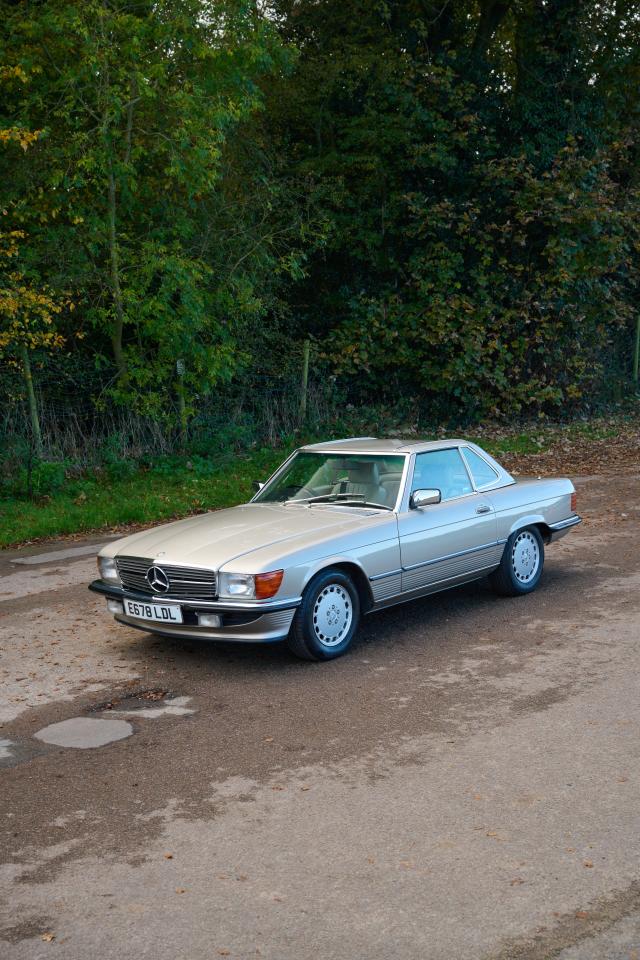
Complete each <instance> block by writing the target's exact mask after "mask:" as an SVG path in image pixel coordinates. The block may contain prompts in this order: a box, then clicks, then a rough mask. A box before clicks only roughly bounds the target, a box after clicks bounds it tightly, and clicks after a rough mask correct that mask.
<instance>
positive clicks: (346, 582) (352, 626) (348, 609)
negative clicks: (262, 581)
mask: <svg viewBox="0 0 640 960" xmlns="http://www.w3.org/2000/svg"><path fill="white" fill-rule="evenodd" d="M359 621H360V598H359V596H358V591H357V590H356V588H355V586H354V584H353V581H352V580H351V578H350V577H349V576H348V575H347V574H346V573H343V572H342V570H323V571H322V573H319V574H318V575H317V576H316V577H314V578H313V580H312V581H311V582H310V583H309V585H308V586H307V588H306V590H305V591H304V594H303V596H302V603H301V604H300V606H299V607H298V609H297V610H296V614H295V617H294V618H293V623H292V624H291V630H290V632H289V637H288V639H287V643H288V646H289V649H290V650H291V652H292V653H294V654H295V655H296V656H297V657H301V658H302V659H304V660H333V659H334V657H340V656H342V654H343V653H346V651H347V650H348V649H349V647H350V646H351V641H352V640H353V637H354V634H355V632H356V630H357V628H358V623H359Z"/></svg>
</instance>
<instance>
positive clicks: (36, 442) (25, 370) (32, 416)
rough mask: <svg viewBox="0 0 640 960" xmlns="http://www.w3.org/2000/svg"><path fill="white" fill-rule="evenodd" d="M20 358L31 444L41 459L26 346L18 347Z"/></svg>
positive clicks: (37, 420)
mask: <svg viewBox="0 0 640 960" xmlns="http://www.w3.org/2000/svg"><path fill="white" fill-rule="evenodd" d="M20 353H21V357H22V372H23V373H24V382H25V385H26V387H27V403H28V405H29V417H30V419H31V433H32V435H33V444H34V447H35V451H36V456H38V457H42V432H41V430H40V418H39V416H38V404H37V403H36V394H35V390H34V389H33V377H32V376H31V360H30V359H29V350H28V348H27V346H26V344H24V343H23V344H21V345H20Z"/></svg>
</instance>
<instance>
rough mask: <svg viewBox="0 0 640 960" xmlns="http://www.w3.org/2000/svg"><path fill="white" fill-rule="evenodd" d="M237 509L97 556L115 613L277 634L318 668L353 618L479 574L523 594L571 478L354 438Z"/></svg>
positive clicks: (312, 449) (570, 495)
mask: <svg viewBox="0 0 640 960" xmlns="http://www.w3.org/2000/svg"><path fill="white" fill-rule="evenodd" d="M256 487H257V488H258V489H257V492H256V494H255V496H254V497H253V499H252V500H251V501H250V502H249V503H246V504H241V505H239V506H237V507H231V508H229V509H226V510H219V511H216V512H214V513H207V514H204V515H201V516H195V517H189V518H188V519H186V520H179V521H177V522H175V523H168V524H164V525H163V526H160V527H155V528H153V529H151V530H145V531H142V532H141V533H134V534H132V535H131V536H128V537H124V538H123V539H122V540H118V541H116V542H114V543H110V544H109V545H108V546H106V547H104V548H103V549H102V550H101V551H100V554H99V556H98V568H99V571H100V579H99V580H95V581H94V582H93V583H92V584H91V585H90V589H91V590H94V591H96V592H97V593H101V594H104V595H105V596H106V597H107V607H108V609H109V611H110V612H111V613H112V614H113V615H114V616H115V619H116V620H117V621H118V622H120V623H124V624H127V625H128V626H131V627H137V628H139V629H141V630H147V631H150V632H153V633H161V634H165V635H168V636H172V637H188V638H203V639H206V640H235V641H250V642H254V641H259V642H264V641H276V640H284V639H286V640H287V643H288V644H289V647H290V648H291V650H292V651H293V653H294V654H296V655H297V656H299V657H303V658H305V659H309V660H329V659H331V658H333V657H337V656H340V654H343V653H345V651H346V650H347V649H348V648H349V646H350V645H351V642H352V640H353V637H354V634H355V632H356V629H357V627H358V623H359V620H360V617H361V616H362V615H363V614H366V613H371V612H373V611H375V610H380V609H381V608H382V607H388V606H390V605H392V604H395V603H402V602H404V601H405V600H412V599H414V598H415V597H422V596H424V595H425V594H429V593H435V592H437V591H439V590H448V589H449V588H450V587H455V586H457V585H458V584H461V583H465V582H467V581H469V580H476V579H478V578H480V577H484V576H487V575H488V576H489V580H490V582H491V584H492V586H493V587H494V588H495V590H496V591H497V592H498V593H500V594H504V595H507V596H516V595H518V594H526V593H530V592H531V591H532V590H534V589H535V588H536V587H537V585H538V583H539V581H540V577H541V576H542V567H543V563H544V549H545V545H546V544H549V543H551V542H552V541H554V540H557V539H558V538H559V537H563V536H564V535H565V534H566V533H568V532H569V530H571V528H572V527H574V526H576V524H578V523H580V517H579V516H578V515H577V514H576V493H575V490H574V487H573V484H572V483H571V481H570V480H561V479H552V480H542V479H537V480H536V479H526V480H525V479H523V480H521V479H518V480H515V479H514V478H513V477H512V476H510V475H509V474H508V473H507V472H506V470H504V469H503V468H502V467H501V466H500V464H499V463H497V462H496V461H495V460H494V459H493V458H492V457H490V456H489V455H488V454H487V453H485V452H484V450H482V449H481V448H480V447H478V446H476V445H475V444H473V443H469V442H467V441H465V440H439V441H435V442H433V441H432V442H411V443H406V442H404V441H402V440H376V439H374V438H369V437H361V438H355V439H350V440H333V441H330V442H327V443H316V444H310V445H308V446H304V447H301V448H300V449H299V450H296V451H295V452H294V453H293V454H292V455H291V456H290V457H289V458H288V459H287V460H286V461H285V462H284V463H283V464H282V466H281V467H279V468H278V470H276V472H275V473H274V474H273V476H272V477H271V478H270V479H269V480H267V482H266V483H264V484H262V483H257V484H256Z"/></svg>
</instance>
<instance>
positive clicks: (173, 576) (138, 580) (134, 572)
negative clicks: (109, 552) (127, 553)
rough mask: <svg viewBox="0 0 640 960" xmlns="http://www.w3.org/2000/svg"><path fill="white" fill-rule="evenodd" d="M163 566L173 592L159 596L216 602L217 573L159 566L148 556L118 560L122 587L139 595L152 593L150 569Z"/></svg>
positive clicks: (120, 558) (162, 566)
mask: <svg viewBox="0 0 640 960" xmlns="http://www.w3.org/2000/svg"><path fill="white" fill-rule="evenodd" d="M154 565H155V566H156V567H159V568H160V569H161V570H162V571H164V573H165V574H166V575H167V577H168V579H169V589H168V590H167V591H166V593H164V594H160V593H158V592H156V595H157V596H167V597H175V598H176V599H180V600H182V599H184V600H215V598H216V593H217V581H216V574H215V570H202V569H201V568H200V567H177V566H175V565H173V564H169V563H155V564H154V561H153V560H148V559H145V558H144V557H116V566H117V568H118V574H119V575H120V579H121V580H122V586H123V587H125V588H126V589H128V590H136V591H137V592H138V593H148V594H152V593H153V592H154V591H153V590H152V589H151V587H150V586H149V584H148V582H147V576H146V574H147V570H148V569H149V567H151V566H154Z"/></svg>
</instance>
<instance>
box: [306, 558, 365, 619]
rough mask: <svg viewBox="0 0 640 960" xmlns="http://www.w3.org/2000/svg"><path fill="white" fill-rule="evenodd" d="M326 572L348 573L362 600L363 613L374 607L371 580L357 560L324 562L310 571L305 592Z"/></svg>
mask: <svg viewBox="0 0 640 960" xmlns="http://www.w3.org/2000/svg"><path fill="white" fill-rule="evenodd" d="M326 570H341V571H342V573H346V574H347V575H348V576H349V577H350V578H351V580H353V583H354V586H355V588H356V590H357V591H358V597H359V599H360V609H361V611H362V613H366V612H367V611H368V610H370V609H371V608H372V606H373V591H372V589H371V584H370V583H369V578H368V576H367V575H366V573H365V572H364V570H363V569H362V567H361V566H360V564H358V563H356V562H355V560H349V559H346V558H340V557H334V558H332V559H326V560H323V561H322V562H321V563H319V564H318V565H317V566H315V567H314V568H313V570H310V571H309V575H308V576H307V578H306V580H305V583H304V587H303V590H306V589H307V587H308V586H309V584H310V583H311V581H312V580H313V578H314V577H317V576H318V574H319V573H324V572H325V571H326Z"/></svg>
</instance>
